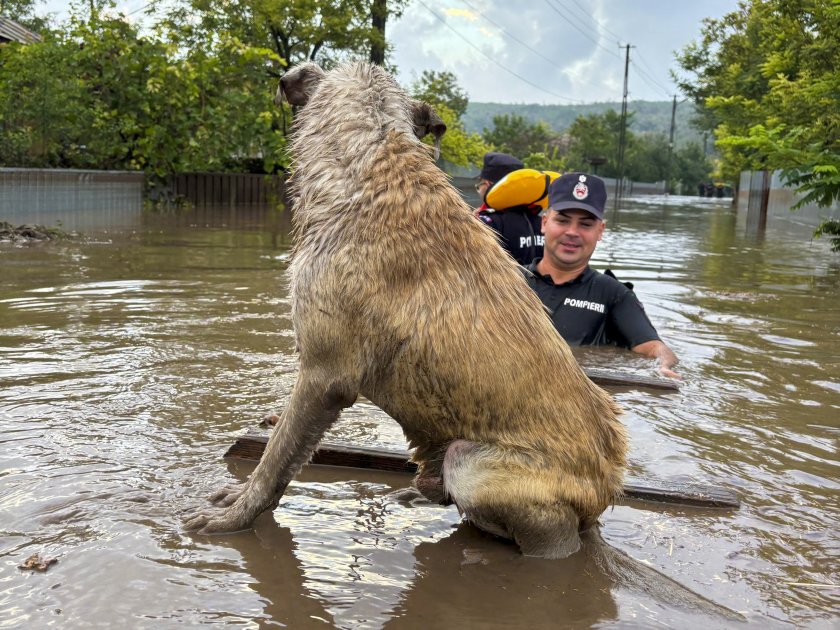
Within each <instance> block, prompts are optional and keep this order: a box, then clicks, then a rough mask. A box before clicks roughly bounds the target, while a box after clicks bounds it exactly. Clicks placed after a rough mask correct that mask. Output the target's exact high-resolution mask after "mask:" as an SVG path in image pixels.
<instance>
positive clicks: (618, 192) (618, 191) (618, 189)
mask: <svg viewBox="0 0 840 630" xmlns="http://www.w3.org/2000/svg"><path fill="white" fill-rule="evenodd" d="M630 48H631V46H630V44H627V45H626V46H625V54H624V96H623V97H622V100H621V131H620V133H619V136H618V181H617V182H616V184H615V205H614V207H615V209H616V210H617V209H618V204H619V201H620V200H621V198H622V197H623V196H624V144H625V141H626V136H627V77H628V76H629V74H630ZM632 48H635V46H632Z"/></svg>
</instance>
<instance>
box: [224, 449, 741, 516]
mask: <svg viewBox="0 0 840 630" xmlns="http://www.w3.org/2000/svg"><path fill="white" fill-rule="evenodd" d="M267 443H268V434H267V433H262V432H260V433H257V432H249V433H246V434H245V435H242V436H240V437H238V438H237V439H236V442H235V443H234V444H233V446H231V447H230V448H229V449H228V451H227V453H225V455H224V456H225V457H235V458H239V459H249V460H254V461H259V459H260V458H261V457H262V454H263V451H264V450H265V445H266V444H267ZM409 457H410V453H408V452H407V451H393V450H387V449H380V448H371V447H367V446H353V445H350V444H334V443H321V444H320V445H319V446H318V448H317V449H316V451H315V453H314V454H313V456H312V460H311V463H312V464H319V465H323V466H345V467H352V468H366V469H369V470H386V471H390V472H404V473H408V474H413V473H414V472H416V471H417V465H416V464H415V463H414V462H412V461H410V459H409ZM657 484H658V485H656V486H654V485H651V483H650V482H649V481H645V480H640V479H628V480H627V481H626V482H625V484H624V497H623V498H624V499H633V500H636V501H654V502H657V503H668V504H673V505H691V506H695V507H708V508H738V507H740V506H741V502H740V501H739V500H738V497H737V496H736V495H735V494H734V493H732V492H730V491H728V490H725V489H722V488H714V487H711V486H702V485H698V484H667V486H666V485H664V484H662V483H661V482H657ZM619 501H620V500H619Z"/></svg>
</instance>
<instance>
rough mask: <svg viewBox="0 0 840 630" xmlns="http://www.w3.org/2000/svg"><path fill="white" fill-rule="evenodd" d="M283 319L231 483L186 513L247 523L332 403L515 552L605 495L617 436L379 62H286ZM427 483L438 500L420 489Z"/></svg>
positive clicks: (303, 452) (594, 392) (621, 452)
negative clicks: (288, 215)
mask: <svg viewBox="0 0 840 630" xmlns="http://www.w3.org/2000/svg"><path fill="white" fill-rule="evenodd" d="M281 89H282V90H283V91H284V92H285V94H286V96H287V98H288V99H289V101H290V102H291V103H292V104H294V105H299V106H301V108H300V110H299V112H298V115H297V116H296V119H295V122H294V134H293V141H292V150H293V154H294V157H295V169H294V175H293V177H292V179H291V190H292V193H293V199H294V210H295V215H294V222H295V247H294V252H293V257H292V263H291V265H290V269H289V274H290V281H291V285H290V286H291V296H292V305H293V306H292V318H293V323H294V329H295V334H296V339H297V345H298V349H299V352H300V374H299V376H298V380H297V382H296V383H295V386H294V388H293V390H292V394H291V399H290V402H289V404H288V406H287V408H286V409H285V411H284V412H283V414H282V418H281V421H280V423H279V424H278V426H277V427H276V428H275V430H274V432H273V435H272V437H271V440H270V441H269V444H268V446H267V448H266V452H265V455H264V456H263V459H262V461H261V463H260V464H259V466H258V467H257V469H256V470H255V471H254V473H253V474H252V475H251V477H250V478H249V479H248V481H247V482H246V483H245V484H243V485H242V486H239V487H235V488H226V489H224V490H222V491H221V492H220V493H218V494H217V495H216V496H215V497H214V501H215V502H216V504H217V505H219V506H222V507H224V508H226V509H224V510H219V511H213V510H209V511H203V512H198V513H196V514H195V515H193V516H192V518H190V519H189V520H188V522H187V526H188V527H189V528H192V529H200V530H201V531H202V532H221V531H233V530H237V529H242V528H245V527H248V526H250V524H251V522H252V521H253V519H254V518H256V516H257V515H259V514H260V513H261V512H263V511H264V510H266V509H269V508H271V507H273V506H275V505H276V504H277V501H278V500H279V498H280V497H281V496H282V494H283V492H284V491H285V489H286V486H287V484H288V483H289V482H290V481H291V479H292V478H293V477H294V475H295V474H296V473H297V472H298V470H299V469H300V467H301V466H302V465H303V464H304V463H305V462H306V461H307V460H308V459H309V457H310V456H311V454H312V452H313V450H314V448H315V446H316V445H317V443H318V441H319V440H320V439H321V436H322V435H323V434H324V432H325V431H326V430H327V429H328V428H329V427H330V426H331V425H332V424H333V423H334V422H335V421H336V420H337V418H338V416H339V412H340V410H341V409H342V408H344V407H347V406H349V405H352V404H353V402H354V401H355V400H356V397H357V396H358V395H359V394H362V395H364V396H365V397H367V398H368V399H370V400H371V401H373V402H374V403H376V404H377V405H379V406H380V407H381V408H382V409H383V410H385V411H386V412H387V413H388V414H389V415H390V416H391V417H393V418H394V419H395V420H396V421H397V422H399V423H400V425H401V426H402V428H403V430H404V431H405V435H406V437H407V438H408V439H409V441H410V444H411V446H412V447H414V448H415V449H416V450H415V454H414V458H415V460H416V461H417V462H418V463H419V464H420V467H421V472H420V474H419V476H418V487H419V488H420V489H421V490H422V491H424V493H426V494H428V495H431V496H435V488H438V489H439V488H440V485H441V483H442V484H443V487H442V492H443V494H444V495H445V496H446V497H447V498H449V499H451V500H452V501H454V502H455V504H457V506H458V507H459V509H460V510H461V511H462V512H463V513H464V514H465V516H466V518H467V519H469V520H470V521H472V522H473V523H475V524H476V525H478V526H479V527H481V528H483V529H485V530H487V531H489V532H492V533H495V534H498V535H501V536H505V537H508V538H512V539H514V540H515V541H516V542H517V543H518V544H519V546H520V548H521V549H522V551H523V552H524V553H526V554H531V555H539V556H545V557H562V556H565V555H568V554H569V553H572V552H574V551H575V550H576V549H577V548H578V547H579V544H580V541H579V536H578V532H579V531H581V530H584V529H586V528H588V527H590V526H592V525H593V524H594V523H595V522H596V520H597V518H598V516H599V515H600V514H601V512H603V510H604V509H605V508H606V507H607V505H608V504H609V503H610V501H612V500H613V499H614V498H615V497H616V496H617V495H618V494H619V493H620V492H621V486H622V474H623V469H624V466H625V456H626V448H627V447H626V436H625V431H624V428H623V426H622V425H621V423H620V422H619V421H618V420H617V416H618V414H619V411H618V408H617V406H616V405H615V403H614V402H613V400H612V398H611V397H610V396H609V395H607V394H606V393H605V392H604V391H603V390H601V389H600V388H598V387H597V386H595V385H594V384H593V383H592V382H591V381H589V379H587V377H586V376H585V375H584V373H583V372H582V370H581V369H580V367H579V366H578V365H577V363H576V361H575V359H574V357H573V356H572V354H571V352H570V351H569V348H568V346H567V345H566V343H565V342H564V341H563V340H562V339H561V338H560V336H559V335H558V334H557V333H556V332H555V330H554V327H553V326H552V324H551V321H550V320H549V318H548V316H547V315H546V313H545V311H544V309H543V307H542V304H541V303H540V301H539V299H538V298H537V297H536V295H535V294H534V293H533V292H532V291H531V290H530V289H529V288H528V286H527V285H526V283H525V281H524V280H523V278H522V274H521V271H520V270H519V269H518V267H517V265H516V263H515V262H514V261H513V259H511V258H510V257H509V256H508V255H507V254H506V253H505V252H504V251H503V250H502V249H501V247H500V246H499V244H498V243H497V242H496V240H495V238H494V236H493V235H492V234H491V232H490V230H488V229H487V228H486V227H484V226H483V225H482V224H481V223H480V222H479V221H477V220H476V219H475V218H473V216H472V213H471V211H470V208H469V207H468V206H467V205H466V204H465V203H464V201H463V200H462V199H461V197H460V195H459V194H458V192H457V191H456V190H455V189H454V188H453V187H452V185H451V184H450V182H449V181H448V179H447V177H446V175H444V173H442V172H441V171H440V169H438V167H437V166H435V164H434V162H433V160H432V158H431V155H430V151H429V149H428V147H426V146H425V145H423V144H422V143H420V141H419V140H418V138H417V136H418V135H422V134H424V133H425V131H427V130H429V129H431V128H436V127H435V124H434V121H432V123H430V118H429V117H430V115H433V114H430V111H431V110H430V109H429V108H428V106H427V105H425V104H421V103H418V102H417V101H412V100H411V99H410V98H409V97H408V96H407V95H406V94H405V93H404V91H403V90H402V89H401V88H400V87H399V86H398V85H397V84H396V82H395V81H394V80H393V79H392V78H391V77H390V76H389V75H388V74H387V73H386V72H385V71H383V70H382V69H381V68H378V67H376V66H371V65H369V64H364V63H359V64H351V65H345V66H340V67H338V68H336V69H334V70H332V71H330V72H324V71H323V70H321V69H320V68H318V67H317V66H315V65H313V64H306V65H303V66H299V67H297V68H295V69H293V70H292V71H291V72H290V73H288V74H287V75H286V77H285V78H284V81H283V84H282V86H281ZM435 498H440V497H437V496H436V497H435Z"/></svg>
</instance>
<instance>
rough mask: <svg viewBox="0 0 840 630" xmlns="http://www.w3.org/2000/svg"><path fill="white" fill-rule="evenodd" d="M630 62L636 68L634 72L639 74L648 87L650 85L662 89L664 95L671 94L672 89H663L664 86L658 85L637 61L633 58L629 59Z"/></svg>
mask: <svg viewBox="0 0 840 630" xmlns="http://www.w3.org/2000/svg"><path fill="white" fill-rule="evenodd" d="M630 63H632V64H633V67H634V68H636V72H638V74H639V76H640V77H641V78H642V80H643V81H644V82H645V83H647V84H648V85H649V86H650V87H652V88H654V89H657V90H661V91H662V93H663V94H665V96H671V95H672V94H673V92H672V91H669V90H667V89H665V88H664V87H662V85H660V84H659V83H657V82H656V81H655V80H654V79H653V78H652V77H650V76H649V75H648V74H647V72H645V71H644V70H642V69H641V68H640V67H639V64H637V63H636V62H635V60H631V61H630Z"/></svg>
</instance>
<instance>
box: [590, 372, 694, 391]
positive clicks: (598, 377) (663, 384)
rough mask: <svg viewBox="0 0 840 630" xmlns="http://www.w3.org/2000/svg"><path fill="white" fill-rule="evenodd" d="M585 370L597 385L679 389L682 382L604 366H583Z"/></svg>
mask: <svg viewBox="0 0 840 630" xmlns="http://www.w3.org/2000/svg"><path fill="white" fill-rule="evenodd" d="M583 371H584V372H585V373H586V375H587V376H588V377H589V380H591V381H592V382H593V383H595V384H596V385H603V386H605V387H610V386H612V387H643V388H645V389H663V390H668V391H679V390H680V382H679V381H677V380H675V379H672V378H661V377H656V376H641V375H638V374H624V373H622V372H614V371H612V370H605V369H602V368H583Z"/></svg>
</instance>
